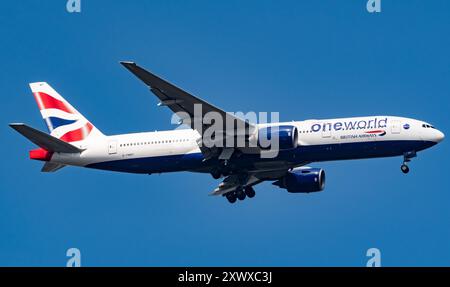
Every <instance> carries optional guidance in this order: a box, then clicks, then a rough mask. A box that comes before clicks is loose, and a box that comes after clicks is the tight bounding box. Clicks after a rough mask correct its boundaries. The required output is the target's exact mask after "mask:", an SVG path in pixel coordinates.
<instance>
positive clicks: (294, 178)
mask: <svg viewBox="0 0 450 287" xmlns="http://www.w3.org/2000/svg"><path fill="white" fill-rule="evenodd" d="M273 184H274V185H277V186H279V187H280V188H284V189H287V191H288V192H291V193H310V192H318V191H322V190H323V189H324V188H325V171H324V170H323V169H321V168H298V169H294V170H293V171H289V172H288V173H287V174H286V175H285V176H284V177H282V178H281V179H279V180H277V181H275V182H274V183H273Z"/></svg>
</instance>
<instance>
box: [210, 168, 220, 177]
mask: <svg viewBox="0 0 450 287" xmlns="http://www.w3.org/2000/svg"><path fill="white" fill-rule="evenodd" d="M211 175H212V177H213V178H214V179H219V178H220V177H221V176H222V174H221V173H220V171H218V170H214V171H212V172H211Z"/></svg>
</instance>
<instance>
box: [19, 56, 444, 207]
mask: <svg viewBox="0 0 450 287" xmlns="http://www.w3.org/2000/svg"><path fill="white" fill-rule="evenodd" d="M121 64H122V65H123V66H124V67H125V68H127V69H128V70H129V71H130V72H132V73H133V74H134V75H135V76H136V77H137V78H139V79H140V80H141V81H143V82H144V84H145V85H146V86H148V88H149V89H150V91H151V92H152V93H153V94H155V95H156V97H157V98H159V100H160V103H159V105H160V106H166V107H168V108H169V109H171V110H172V111H173V112H174V113H176V114H177V115H178V116H179V118H180V123H182V124H185V125H188V126H189V128H187V129H175V130H170V131H160V132H144V133H132V134H121V135H111V136H106V135H104V134H103V133H102V132H101V131H100V130H98V129H97V128H96V127H95V126H94V125H93V124H92V123H91V122H90V121H88V120H87V119H86V118H85V117H84V116H83V115H82V114H81V113H79V112H78V111H77V110H76V109H75V108H74V107H73V106H72V105H70V104H69V102H67V101H66V100H65V99H64V98H63V97H62V96H61V95H60V94H58V93H57V92H56V91H55V90H54V89H53V88H52V87H50V86H49V85H48V84H47V83H45V82H39V83H31V84H30V87H31V90H32V92H33V94H34V97H35V99H36V101H37V104H38V107H39V109H40V112H41V114H42V117H43V119H44V120H45V122H46V124H47V127H48V130H49V134H48V133H45V132H42V131H39V130H36V129H34V128H32V127H29V126H27V125H25V124H22V123H17V124H10V126H11V127H12V128H13V129H15V130H16V131H17V132H19V133H20V134H22V135H23V136H25V137H26V138H28V139H29V140H30V141H31V142H33V143H34V144H36V145H37V146H38V147H39V148H37V149H34V150H32V151H30V158H31V159H33V160H39V161H43V162H45V163H44V166H43V168H42V171H43V172H55V171H57V170H59V169H61V168H63V167H65V166H79V167H87V168H93V169H101V170H108V171H117V172H127V173H138V174H152V173H166V172H177V171H189V172H200V173H209V174H211V175H212V176H213V177H214V178H215V179H219V178H223V181H222V182H221V183H220V184H219V185H218V187H217V188H216V189H215V190H214V191H213V192H212V193H211V195H222V196H224V197H226V198H227V199H228V201H229V202H230V203H235V202H236V201H237V200H238V199H239V200H244V199H245V198H246V197H248V198H252V197H254V196H255V190H254V188H253V187H254V186H255V185H257V184H259V183H261V182H264V181H271V182H273V184H274V185H276V186H278V187H280V188H283V189H286V190H287V191H288V192H291V193H309V192H318V191H322V190H323V189H324V187H325V172H324V170H323V169H320V168H312V167H308V166H307V165H309V164H311V163H317V162H324V161H336V160H350V159H363V158H380V157H393V156H402V157H403V163H402V165H401V171H402V172H403V173H408V172H409V167H408V165H407V163H408V162H409V161H410V160H411V159H412V158H414V157H416V154H417V152H419V151H422V150H424V149H427V148H429V147H432V146H434V145H436V144H437V143H439V142H440V141H442V140H443V139H444V134H443V133H442V132H440V131H439V130H437V129H436V128H435V127H434V126H433V125H431V124H429V123H427V122H424V121H420V120H415V119H410V118H404V117H395V116H368V117H354V118H339V119H325V120H305V121H295V122H283V123H269V124H267V123H265V124H262V123H253V122H250V121H248V120H244V119H242V118H240V117H238V116H236V115H233V114H231V113H227V112H225V111H223V110H221V109H219V108H217V107H215V106H213V105H211V104H209V103H207V102H205V101H204V100H202V99H199V98H197V97H195V96H193V95H191V94H189V93H187V92H186V91H184V90H182V89H180V88H178V87H176V86H174V85H172V84H171V83H169V82H167V81H165V80H163V79H161V78H159V77H158V76H156V75H154V74H152V73H150V72H149V71H146V70H145V69H143V68H141V67H140V66H138V65H137V64H135V63H133V62H121ZM208 113H215V114H216V115H219V116H221V117H222V118H223V119H224V121H226V122H233V123H234V124H233V126H232V128H229V127H225V125H224V126H223V128H222V125H220V126H219V128H215V129H214V133H213V134H214V135H213V136H211V132H209V134H207V133H208V131H209V129H210V128H212V126H213V125H214V124H215V121H211V120H210V119H209V120H206V118H207V116H208ZM239 139H241V140H242V143H244V145H239V144H238V142H239ZM263 139H269V140H271V141H273V140H274V139H276V141H273V143H272V144H273V145H274V146H276V149H273V150H275V151H276V153H272V155H273V156H263V155H264V154H265V153H268V150H269V149H271V148H272V146H270V145H264V143H263ZM224 142H227V144H226V145H225V144H223V143H224ZM275 142H276V144H274V143H275ZM252 143H253V145H252ZM273 150H272V152H273Z"/></svg>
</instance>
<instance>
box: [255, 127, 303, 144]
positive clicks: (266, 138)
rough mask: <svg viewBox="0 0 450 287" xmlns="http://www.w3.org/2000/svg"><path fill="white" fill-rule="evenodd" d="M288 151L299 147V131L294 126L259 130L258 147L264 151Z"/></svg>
mask: <svg viewBox="0 0 450 287" xmlns="http://www.w3.org/2000/svg"><path fill="white" fill-rule="evenodd" d="M275 141H278V149H280V150H286V149H293V148H296V147H297V145H298V131H297V128H296V127H294V126H272V127H264V128H261V129H259V130H258V146H259V147H260V148H263V149H269V148H272V149H273V148H276V144H275Z"/></svg>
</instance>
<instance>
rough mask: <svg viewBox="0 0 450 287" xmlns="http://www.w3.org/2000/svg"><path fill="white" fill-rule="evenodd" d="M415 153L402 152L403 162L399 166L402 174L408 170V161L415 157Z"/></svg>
mask: <svg viewBox="0 0 450 287" xmlns="http://www.w3.org/2000/svg"><path fill="white" fill-rule="evenodd" d="M416 156H417V154H416V152H415V151H410V152H405V153H404V154H403V164H402V165H401V166H400V169H401V170H402V172H403V173H404V174H407V173H408V172H409V167H408V165H407V163H408V162H410V161H411V159H412V158H414V157H416Z"/></svg>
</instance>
